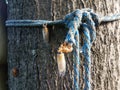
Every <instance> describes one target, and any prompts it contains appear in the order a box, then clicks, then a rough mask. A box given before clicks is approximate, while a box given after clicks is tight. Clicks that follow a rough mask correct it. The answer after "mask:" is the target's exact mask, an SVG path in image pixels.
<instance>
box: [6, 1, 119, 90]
mask: <svg viewBox="0 0 120 90" xmlns="http://www.w3.org/2000/svg"><path fill="white" fill-rule="evenodd" d="M8 8H9V10H8V11H9V19H46V20H57V19H62V18H64V16H65V15H66V14H68V13H70V12H71V11H73V10H75V9H82V8H91V9H93V10H94V11H95V12H96V13H98V15H101V16H104V15H111V14H115V13H118V12H120V0H97V1H96V0H66V1H65V0H19V1H17V0H10V1H9V4H8ZM119 23H120V21H114V22H110V23H104V24H102V25H100V26H99V27H98V28H97V31H96V33H97V37H96V41H95V42H94V43H93V46H92V49H91V60H92V63H91V76H92V81H91V85H92V89H91V90H119V89H120V63H119V62H120V36H119V35H120V30H119V28H120V24H119ZM48 29H49V34H50V35H49V43H46V42H44V40H43V37H42V28H41V27H12V28H8V76H9V79H8V84H9V90H72V88H73V68H72V66H73V61H72V58H71V54H66V55H65V57H66V62H67V71H66V74H65V76H64V77H63V78H60V77H59V75H58V69H57V60H56V49H57V48H58V47H59V45H60V44H61V43H62V42H63V41H64V38H65V35H66V32H67V30H66V29H65V28H64V27H63V26H53V27H48ZM83 64H84V60H81V64H80V76H81V78H80V88H81V90H83V87H84V81H83V73H84V67H83Z"/></svg>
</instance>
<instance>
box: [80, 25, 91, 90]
mask: <svg viewBox="0 0 120 90" xmlns="http://www.w3.org/2000/svg"><path fill="white" fill-rule="evenodd" d="M82 27H83V33H84V39H83V40H84V45H83V47H82V51H83V55H84V58H85V64H84V67H85V78H84V81H85V87H84V90H91V85H90V64H91V60H90V48H91V42H90V41H91V39H90V31H89V28H88V25H87V24H82Z"/></svg>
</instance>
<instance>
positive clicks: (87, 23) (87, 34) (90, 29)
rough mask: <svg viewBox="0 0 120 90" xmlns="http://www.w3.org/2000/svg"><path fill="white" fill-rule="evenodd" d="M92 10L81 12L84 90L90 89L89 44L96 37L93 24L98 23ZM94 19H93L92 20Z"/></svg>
mask: <svg viewBox="0 0 120 90" xmlns="http://www.w3.org/2000/svg"><path fill="white" fill-rule="evenodd" d="M95 17H97V16H96V15H95V14H94V13H93V12H84V13H83V20H84V23H83V24H82V31H83V34H84V38H83V43H84V44H83V47H82V51H83V55H84V58H85V64H84V67H85V77H84V82H85V87H84V90H91V84H90V81H91V73H90V72H91V71H90V70H91V55H90V53H91V45H92V42H93V41H94V40H95V38H96V32H95V25H96V24H97V23H98V19H96V18H95ZM93 20H94V21H93ZM95 22H96V23H95Z"/></svg>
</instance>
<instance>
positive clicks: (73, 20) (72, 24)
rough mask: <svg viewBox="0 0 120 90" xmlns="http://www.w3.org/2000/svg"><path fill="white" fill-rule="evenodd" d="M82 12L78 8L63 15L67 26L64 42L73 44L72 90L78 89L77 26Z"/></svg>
mask: <svg viewBox="0 0 120 90" xmlns="http://www.w3.org/2000/svg"><path fill="white" fill-rule="evenodd" d="M81 19H82V13H81V11H80V10H76V11H74V12H72V13H71V14H68V15H67V16H66V17H65V20H64V22H65V24H66V26H67V27H68V28H69V31H68V33H67V36H66V39H65V42H67V43H70V44H72V45H74V50H73V62H74V63H73V66H74V90H80V89H79V76H80V75H79V65H80V57H79V50H80V49H79V31H78V27H79V26H80V24H81Z"/></svg>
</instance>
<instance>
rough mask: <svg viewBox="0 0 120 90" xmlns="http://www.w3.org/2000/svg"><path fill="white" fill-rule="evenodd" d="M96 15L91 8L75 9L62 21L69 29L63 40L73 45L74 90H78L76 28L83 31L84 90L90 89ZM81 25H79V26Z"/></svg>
mask: <svg viewBox="0 0 120 90" xmlns="http://www.w3.org/2000/svg"><path fill="white" fill-rule="evenodd" d="M98 22H99V20H98V16H97V15H96V14H94V13H93V12H92V11H91V10H79V9H78V10H76V11H74V12H72V13H70V14H68V15H66V17H65V19H64V23H65V24H66V26H67V27H68V29H69V31H68V33H67V36H66V39H65V42H67V43H70V44H71V45H74V50H73V68H74V90H80V86H79V77H80V74H79V65H80V56H79V51H80V48H79V43H80V42H79V31H78V28H80V30H81V31H82V32H83V34H84V37H82V36H81V37H82V38H83V42H84V44H83V46H82V52H83V55H84V58H85V64H84V67H85V78H84V81H85V87H84V90H91V85H90V64H91V60H90V48H91V45H92V43H93V41H94V40H95V38H96V32H95V26H97V25H98ZM80 26H81V27H80Z"/></svg>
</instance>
